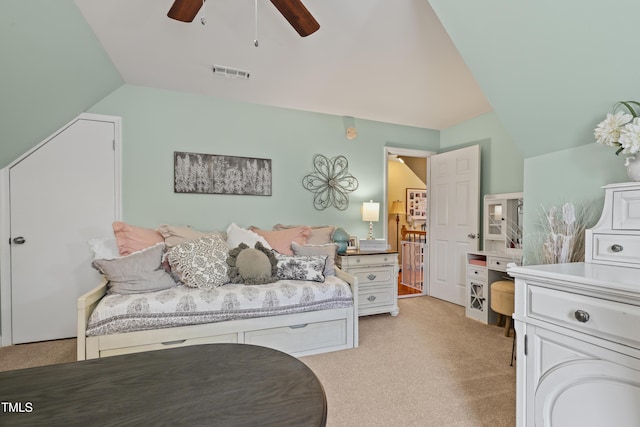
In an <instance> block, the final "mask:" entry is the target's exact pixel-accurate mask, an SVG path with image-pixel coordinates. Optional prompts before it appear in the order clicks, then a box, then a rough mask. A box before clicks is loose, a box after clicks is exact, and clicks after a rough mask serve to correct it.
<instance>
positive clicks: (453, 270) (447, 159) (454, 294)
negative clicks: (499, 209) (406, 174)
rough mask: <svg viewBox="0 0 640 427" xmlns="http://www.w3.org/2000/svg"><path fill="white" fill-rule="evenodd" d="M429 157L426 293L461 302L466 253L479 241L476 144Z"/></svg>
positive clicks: (463, 296)
mask: <svg viewBox="0 0 640 427" xmlns="http://www.w3.org/2000/svg"><path fill="white" fill-rule="evenodd" d="M430 160H431V162H430V165H429V173H430V180H429V192H430V205H431V211H430V215H429V295H431V296H433V297H435V298H440V299H443V300H445V301H449V302H452V303H454V304H459V305H464V300H465V290H466V280H465V278H466V273H465V265H466V254H467V252H469V251H473V250H477V249H478V241H479V239H478V234H479V230H480V228H479V222H480V219H479V212H480V146H479V145H474V146H471V147H467V148H462V149H459V150H455V151H450V152H447V153H442V154H437V155H435V156H431V158H430Z"/></svg>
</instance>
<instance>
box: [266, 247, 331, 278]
mask: <svg viewBox="0 0 640 427" xmlns="http://www.w3.org/2000/svg"><path fill="white" fill-rule="evenodd" d="M274 255H275V256H276V259H277V260H278V264H277V268H278V272H277V276H278V279H280V280H310V281H313V282H324V266H325V264H326V263H327V256H326V255H317V256H301V255H283V254H281V253H278V252H276V251H274Z"/></svg>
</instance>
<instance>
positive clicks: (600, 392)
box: [509, 263, 640, 427]
mask: <svg viewBox="0 0 640 427" xmlns="http://www.w3.org/2000/svg"><path fill="white" fill-rule="evenodd" d="M509 273H510V274H511V275H513V276H515V278H516V286H515V291H516V306H515V314H514V320H515V328H516V336H517V374H516V375H517V392H516V393H517V397H516V402H517V403H516V408H517V409H516V413H517V425H518V426H520V427H522V426H548V427H552V426H558V427H560V426H561V427H564V426H580V427H585V426H594V427H595V426H605V425H607V426H609V425H611V426H638V425H640V405H639V403H640V328H638V327H637V325H638V324H639V321H640V289H639V288H638V285H637V283H638V281H637V279H636V277H637V276H638V273H639V272H638V270H637V269H633V268H624V267H612V266H607V265H596V264H587V263H571V264H552V265H545V266H532V267H515V268H510V269H509Z"/></svg>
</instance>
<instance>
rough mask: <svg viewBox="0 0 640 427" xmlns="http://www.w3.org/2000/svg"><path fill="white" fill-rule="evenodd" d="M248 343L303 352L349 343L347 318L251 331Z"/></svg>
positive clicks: (246, 335)
mask: <svg viewBox="0 0 640 427" xmlns="http://www.w3.org/2000/svg"><path fill="white" fill-rule="evenodd" d="M244 342H245V343H246V344H255V345H262V346H265V347H271V348H275V349H276V350H280V351H284V352H285V353H301V352H305V351H311V350H316V349H319V348H325V347H332V346H344V345H346V344H347V320H346V319H338V320H330V321H326V322H317V323H306V324H302V325H296V326H285V327H281V328H271V329H262V330H258V331H249V332H246V333H245V334H244Z"/></svg>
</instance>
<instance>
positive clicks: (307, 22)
mask: <svg viewBox="0 0 640 427" xmlns="http://www.w3.org/2000/svg"><path fill="white" fill-rule="evenodd" d="M177 1H178V0H176V2H177ZM271 3H273V5H274V6H275V7H276V9H278V10H279V11H280V13H281V14H282V16H284V17H285V18H286V20H287V21H289V24H291V26H292V27H293V28H294V29H295V30H296V31H297V32H298V34H300V35H301V36H302V37H306V36H308V35H309V34H313V33H315V32H316V31H318V29H319V28H320V24H318V21H316V19H315V18H314V17H313V15H311V12H309V10H308V9H307V8H306V7H305V6H304V4H302V2H301V1H300V0H271Z"/></svg>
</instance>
